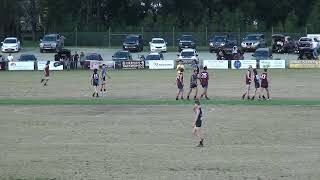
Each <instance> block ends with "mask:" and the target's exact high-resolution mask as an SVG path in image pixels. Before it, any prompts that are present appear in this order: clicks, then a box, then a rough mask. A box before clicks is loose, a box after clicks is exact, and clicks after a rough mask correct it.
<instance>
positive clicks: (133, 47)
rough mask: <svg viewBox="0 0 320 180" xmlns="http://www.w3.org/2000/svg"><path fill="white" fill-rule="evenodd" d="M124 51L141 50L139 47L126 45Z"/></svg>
mask: <svg viewBox="0 0 320 180" xmlns="http://www.w3.org/2000/svg"><path fill="white" fill-rule="evenodd" d="M123 49H124V50H129V51H130V50H131V51H132V50H139V46H138V45H124V46H123Z"/></svg>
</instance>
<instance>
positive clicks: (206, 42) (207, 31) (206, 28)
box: [204, 27, 208, 44]
mask: <svg viewBox="0 0 320 180" xmlns="http://www.w3.org/2000/svg"><path fill="white" fill-rule="evenodd" d="M207 42H208V27H206V42H205V43H204V44H206V43H207Z"/></svg>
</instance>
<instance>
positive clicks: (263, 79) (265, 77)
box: [261, 69, 270, 100]
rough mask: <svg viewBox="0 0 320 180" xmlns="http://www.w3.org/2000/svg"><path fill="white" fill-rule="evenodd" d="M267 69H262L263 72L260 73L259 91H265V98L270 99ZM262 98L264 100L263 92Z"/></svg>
mask: <svg viewBox="0 0 320 180" xmlns="http://www.w3.org/2000/svg"><path fill="white" fill-rule="evenodd" d="M267 71H268V69H264V70H263V73H262V75H261V88H262V89H261V91H262V94H263V93H264V90H266V92H267V100H270V94H269V79H268V72H267ZM262 98H263V100H266V97H265V96H264V94H263V95H262Z"/></svg>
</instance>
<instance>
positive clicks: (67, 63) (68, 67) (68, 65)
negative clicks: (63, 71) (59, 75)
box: [65, 57, 71, 71]
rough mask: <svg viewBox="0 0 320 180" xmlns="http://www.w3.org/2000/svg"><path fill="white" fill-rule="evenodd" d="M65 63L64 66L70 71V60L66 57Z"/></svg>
mask: <svg viewBox="0 0 320 180" xmlns="http://www.w3.org/2000/svg"><path fill="white" fill-rule="evenodd" d="M65 62H66V65H67V70H68V71H70V64H71V63H70V58H68V57H66V58H65Z"/></svg>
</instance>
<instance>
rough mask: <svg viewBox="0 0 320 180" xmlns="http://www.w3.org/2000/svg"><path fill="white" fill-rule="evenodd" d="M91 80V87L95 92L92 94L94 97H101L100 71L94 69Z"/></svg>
mask: <svg viewBox="0 0 320 180" xmlns="http://www.w3.org/2000/svg"><path fill="white" fill-rule="evenodd" d="M90 79H91V85H92V86H93V88H94V92H93V94H92V97H94V96H95V95H96V97H99V93H98V86H99V74H98V69H94V70H93V74H92V75H91V77H90Z"/></svg>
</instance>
